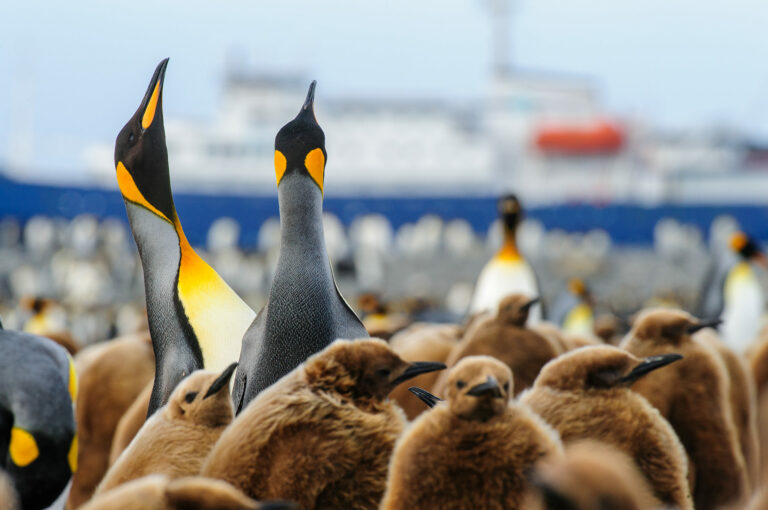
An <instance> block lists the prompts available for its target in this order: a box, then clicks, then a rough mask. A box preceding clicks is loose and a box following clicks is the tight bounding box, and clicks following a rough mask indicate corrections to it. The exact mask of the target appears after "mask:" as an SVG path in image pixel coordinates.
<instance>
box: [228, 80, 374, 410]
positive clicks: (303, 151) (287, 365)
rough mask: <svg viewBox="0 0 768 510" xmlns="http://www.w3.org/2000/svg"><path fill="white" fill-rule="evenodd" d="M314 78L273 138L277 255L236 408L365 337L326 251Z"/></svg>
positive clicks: (244, 361)
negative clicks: (342, 343) (345, 341)
mask: <svg viewBox="0 0 768 510" xmlns="http://www.w3.org/2000/svg"><path fill="white" fill-rule="evenodd" d="M315 83H316V82H314V81H313V82H312V84H311V85H310V86H309V92H308V93H307V99H306V101H305V102H304V105H303V106H302V107H301V110H300V111H299V114H298V115H297V116H296V118H295V119H293V120H292V121H290V122H289V123H288V124H286V125H285V126H283V127H282V128H281V129H280V131H279V132H278V133H277V136H276V137H275V174H276V178H277V196H278V203H279V207H280V255H279V257H278V260H277V269H276V270H275V276H274V278H273V280H272V287H271V288H270V290H269V296H268V297H267V303H266V304H265V305H264V308H263V309H262V310H261V311H260V312H259V314H258V316H257V317H256V319H255V320H254V321H253V324H251V327H250V328H249V329H248V331H247V332H246V334H245V337H244V338H243V345H242V352H241V354H240V364H239V366H238V368H237V375H236V379H235V386H234V391H233V399H234V404H235V409H236V411H237V412H240V410H242V409H244V408H245V405H246V404H247V403H248V402H250V401H251V400H252V399H253V398H254V397H255V396H256V395H258V393H259V392H260V391H261V390H263V389H264V388H266V387H267V386H269V385H271V384H272V383H274V382H275V381H277V380H278V379H280V378H281V377H282V376H284V375H285V374H287V373H288V372H290V371H291V370H293V369H294V368H296V367H297V366H298V365H299V364H300V363H302V362H303V361H304V360H306V359H307V358H308V357H309V356H311V355H312V354H314V353H316V352H318V351H321V350H322V349H324V348H325V347H326V346H328V345H329V344H330V343H331V342H333V341H334V340H336V339H338V338H361V337H367V336H368V332H367V331H366V330H365V327H363V324H362V322H360V319H358V317H357V315H355V313H354V312H353V311H352V309H351V308H350V307H349V305H348V304H347V302H346V301H345V300H344V298H343V297H342V295H341V293H340V292H339V289H338V288H337V287H336V282H335V280H334V279H333V271H332V269H331V263H330V261H329V259H328V254H327V252H326V249H325V238H324V234H323V218H322V214H323V182H324V176H325V162H326V159H327V154H326V152H325V134H324V133H323V130H322V129H321V128H320V126H319V125H318V123H317V120H316V119H315V113H314V109H313V103H314V98H315Z"/></svg>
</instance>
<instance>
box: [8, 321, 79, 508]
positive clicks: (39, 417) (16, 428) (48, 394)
mask: <svg viewBox="0 0 768 510" xmlns="http://www.w3.org/2000/svg"><path fill="white" fill-rule="evenodd" d="M76 393H77V375H76V374H75V366H74V364H73V362H72V359H71V358H70V357H69V355H68V354H67V351H66V350H65V349H64V348H63V347H61V346H59V345H57V344H56V343H54V342H53V341H52V340H49V339H47V338H42V337H39V336H35V335H31V334H29V333H22V332H18V331H8V330H2V329H0V459H1V460H0V470H4V471H5V472H6V473H7V475H8V477H9V478H10V479H11V481H12V483H13V485H14V487H15V489H16V492H17V493H18V496H19V500H20V502H21V507H22V508H24V509H25V510H28V509H31V510H34V509H38V508H45V507H47V506H49V505H50V504H51V503H53V502H54V501H55V500H56V499H57V498H58V497H59V495H60V494H61V493H62V491H63V490H64V489H65V487H66V486H67V483H68V482H69V480H70V478H71V477H72V473H74V472H75V471H76V470H77V434H76V433H75V415H74V410H73V406H72V403H73V401H74V400H75V397H76ZM3 503H5V501H0V507H2V506H3V505H2V504H3Z"/></svg>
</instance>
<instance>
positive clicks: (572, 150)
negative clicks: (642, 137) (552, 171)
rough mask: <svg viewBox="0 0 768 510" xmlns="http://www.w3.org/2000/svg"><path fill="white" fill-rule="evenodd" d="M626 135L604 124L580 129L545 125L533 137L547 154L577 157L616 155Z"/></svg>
mask: <svg viewBox="0 0 768 510" xmlns="http://www.w3.org/2000/svg"><path fill="white" fill-rule="evenodd" d="M624 141H625V135H624V132H623V130H622V129H621V128H619V127H618V126H616V125H615V124H612V123H609V122H605V121H601V122H597V123H593V124H589V125H580V126H546V127H542V128H540V129H538V130H537V131H536V135H535V137H534V144H535V145H536V147H537V148H538V149H539V150H540V151H542V152H544V153H546V154H562V155H574V156H587V155H601V154H613V153H615V152H618V151H619V150H621V148H622V146H623V145H624Z"/></svg>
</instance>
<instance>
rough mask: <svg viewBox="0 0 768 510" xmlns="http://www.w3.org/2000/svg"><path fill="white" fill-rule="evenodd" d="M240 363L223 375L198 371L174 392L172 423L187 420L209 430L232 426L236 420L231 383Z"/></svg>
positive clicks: (169, 412)
mask: <svg viewBox="0 0 768 510" xmlns="http://www.w3.org/2000/svg"><path fill="white" fill-rule="evenodd" d="M236 367H237V363H232V364H231V365H229V366H228V367H227V368H226V369H225V370H224V371H223V372H222V373H220V374H218V373H216V372H210V371H207V370H196V371H194V372H192V374H190V375H189V377H187V378H186V379H183V380H182V381H181V382H180V383H179V385H178V386H177V387H176V389H175V390H173V393H172V394H171V398H170V399H169V401H168V404H167V405H166V409H167V411H166V412H167V414H166V415H167V416H168V417H169V418H171V419H180V420H187V421H190V422H192V423H195V424H198V425H203V426H206V427H221V426H225V425H228V424H229V423H230V422H231V421H232V419H233V418H234V414H235V413H234V409H233V407H232V399H231V398H230V395H229V380H230V379H231V378H232V374H233V373H234V372H235V368H236Z"/></svg>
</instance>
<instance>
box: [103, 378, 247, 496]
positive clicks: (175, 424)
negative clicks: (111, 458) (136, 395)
mask: <svg viewBox="0 0 768 510" xmlns="http://www.w3.org/2000/svg"><path fill="white" fill-rule="evenodd" d="M233 371H234V364H233V365H232V366H230V367H228V368H227V369H226V370H225V371H224V372H223V373H222V374H217V373H215V372H210V371H206V370H197V371H195V372H193V373H192V374H190V375H189V376H188V377H187V378H185V379H183V380H182V381H181V382H180V383H179V385H178V386H177V387H176V388H175V389H174V390H173V393H171V396H170V398H169V400H168V403H167V404H166V405H165V406H163V407H162V408H161V409H160V410H159V411H158V412H157V413H155V414H154V415H153V416H152V417H151V418H150V419H149V420H147V422H146V423H145V424H144V426H143V427H142V428H141V429H140V430H139V433H138V434H137V435H136V437H135V438H134V439H133V441H131V444H130V445H129V446H128V448H126V449H125V451H124V452H123V453H122V454H121V455H120V457H118V459H117V461H116V462H115V463H114V465H113V466H112V467H111V468H109V471H107V474H106V475H104V480H102V482H101V483H100V484H99V486H98V488H97V489H96V493H103V492H106V491H108V490H109V489H111V488H113V487H116V486H118V485H121V484H123V483H125V482H127V481H130V480H134V479H136V478H140V477H142V476H145V475H148V474H151V473H160V474H165V475H168V476H170V477H172V478H180V477H183V476H192V475H196V474H198V473H199V472H200V467H201V466H202V464H203V461H204V460H205V458H206V457H207V456H208V453H209V452H210V450H211V448H212V447H213V445H214V443H215V442H216V440H218V438H219V436H220V435H221V433H222V431H223V430H224V428H225V427H226V426H227V425H229V424H230V423H231V422H232V419H233V418H234V410H233V408H232V402H231V398H230V394H229V379H230V377H231V376H232V372H233Z"/></svg>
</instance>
